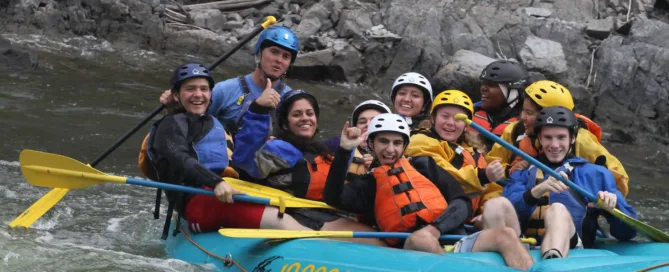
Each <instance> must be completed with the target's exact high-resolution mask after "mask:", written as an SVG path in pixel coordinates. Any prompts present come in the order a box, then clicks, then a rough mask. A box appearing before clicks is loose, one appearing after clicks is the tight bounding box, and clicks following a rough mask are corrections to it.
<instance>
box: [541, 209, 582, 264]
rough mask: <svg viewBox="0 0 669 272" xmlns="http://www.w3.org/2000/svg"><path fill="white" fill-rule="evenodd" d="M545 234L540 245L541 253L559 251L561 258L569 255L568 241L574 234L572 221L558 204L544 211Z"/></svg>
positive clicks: (574, 229) (568, 214)
mask: <svg viewBox="0 0 669 272" xmlns="http://www.w3.org/2000/svg"><path fill="white" fill-rule="evenodd" d="M544 225H545V226H546V234H545V235H544V241H543V242H542V243H541V252H542V253H545V252H546V251H548V250H551V249H557V250H559V251H560V253H561V254H562V256H563V257H567V255H569V239H570V238H571V237H572V236H573V235H574V232H576V228H575V227H574V221H573V220H572V218H571V214H570V213H569V211H568V210H567V208H566V207H565V206H564V205H562V204H560V203H553V204H552V205H550V207H548V209H547V210H546V215H545V216H544Z"/></svg>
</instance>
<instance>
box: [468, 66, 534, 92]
mask: <svg viewBox="0 0 669 272" xmlns="http://www.w3.org/2000/svg"><path fill="white" fill-rule="evenodd" d="M529 77H530V74H529V73H527V70H526V69H525V67H524V66H523V65H522V64H520V63H517V62H513V61H508V60H498V61H493V62H492V63H490V64H488V66H486V67H485V69H483V72H481V76H480V77H479V79H481V80H484V81H492V82H495V83H506V84H508V85H509V86H510V87H513V88H512V89H523V87H524V85H525V82H526V81H527V80H528V78H529Z"/></svg>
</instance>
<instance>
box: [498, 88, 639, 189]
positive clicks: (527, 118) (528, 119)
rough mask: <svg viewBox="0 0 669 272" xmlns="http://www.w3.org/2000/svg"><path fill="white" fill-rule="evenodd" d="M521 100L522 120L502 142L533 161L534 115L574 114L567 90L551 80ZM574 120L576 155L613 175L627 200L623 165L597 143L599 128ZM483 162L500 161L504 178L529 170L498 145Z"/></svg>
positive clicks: (508, 130) (582, 119)
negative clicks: (561, 110) (556, 109)
mask: <svg viewBox="0 0 669 272" xmlns="http://www.w3.org/2000/svg"><path fill="white" fill-rule="evenodd" d="M524 96H525V99H524V101H523V110H522V112H521V114H520V119H521V120H520V121H516V122H514V123H512V124H510V125H509V126H507V127H506V129H504V133H502V136H501V138H502V139H504V140H505V141H507V142H509V143H513V144H514V145H515V146H516V147H518V148H519V149H520V150H522V151H523V152H525V153H527V154H529V155H531V156H533V157H536V156H537V155H538V153H540V152H539V151H538V150H539V148H538V145H537V140H536V135H534V122H535V120H536V117H537V114H538V113H539V112H540V111H541V110H542V109H544V108H547V107H552V106H562V107H565V108H567V109H569V110H574V100H573V98H572V96H571V93H570V92H569V90H568V89H567V88H565V87H564V86H562V85H561V84H559V83H557V82H554V81H550V80H539V81H536V82H534V83H532V84H530V85H529V86H528V87H527V88H525V91H524ZM576 118H577V119H578V121H579V131H578V134H577V135H578V136H577V137H576V143H575V155H576V156H578V157H582V158H584V159H586V160H588V161H589V162H592V163H595V164H599V165H602V166H605V167H607V168H608V169H609V170H610V171H611V172H612V173H613V176H614V178H615V180H616V185H617V187H618V190H620V192H622V194H623V196H627V193H628V191H629V189H628V185H627V183H628V181H629V176H628V175H627V172H625V168H623V165H622V163H620V161H619V160H618V159H617V158H616V157H615V156H613V155H612V154H611V153H609V151H608V150H606V148H605V147H604V146H602V144H601V143H600V141H601V128H600V127H599V126H598V125H597V124H595V123H594V122H593V121H591V120H590V119H588V118H587V117H585V116H583V115H580V114H576ZM486 161H487V162H492V161H500V162H501V164H502V166H503V167H504V169H505V171H504V172H505V175H506V176H509V175H510V174H511V173H512V172H514V171H516V170H520V169H525V168H527V167H528V166H529V164H528V162H527V161H524V160H523V159H522V158H520V157H518V156H515V155H514V154H513V153H512V152H511V151H509V150H507V149H505V148H504V147H502V146H501V145H499V144H494V145H493V147H492V148H491V150H490V152H488V154H487V155H486Z"/></svg>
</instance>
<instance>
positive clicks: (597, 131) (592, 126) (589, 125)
mask: <svg viewBox="0 0 669 272" xmlns="http://www.w3.org/2000/svg"><path fill="white" fill-rule="evenodd" d="M574 115H576V118H577V119H579V121H582V122H583V125H584V126H585V128H586V129H588V131H590V133H592V134H593V135H595V137H596V138H597V141H599V142H600V143H601V142H602V128H601V127H600V126H599V125H598V124H597V123H595V122H594V121H592V120H590V118H588V117H585V116H583V115H580V114H578V113H576V114H574Z"/></svg>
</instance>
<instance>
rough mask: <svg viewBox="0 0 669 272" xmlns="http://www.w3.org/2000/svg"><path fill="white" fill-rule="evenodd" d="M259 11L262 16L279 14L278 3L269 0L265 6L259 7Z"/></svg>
mask: <svg viewBox="0 0 669 272" xmlns="http://www.w3.org/2000/svg"><path fill="white" fill-rule="evenodd" d="M260 13H261V14H262V15H263V16H270V15H272V16H277V17H278V16H279V4H277V3H276V2H270V3H269V4H267V5H266V6H264V7H263V8H261V9H260Z"/></svg>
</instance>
